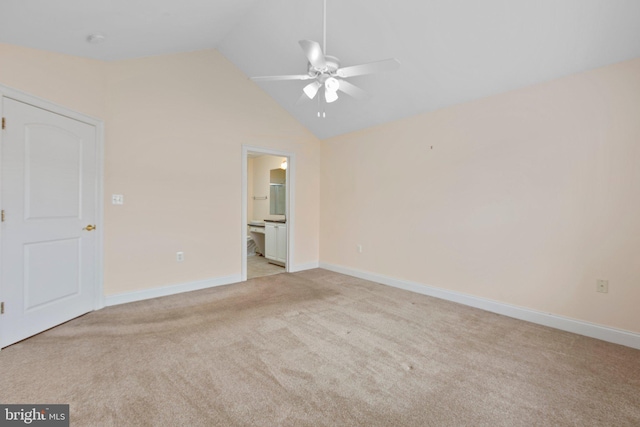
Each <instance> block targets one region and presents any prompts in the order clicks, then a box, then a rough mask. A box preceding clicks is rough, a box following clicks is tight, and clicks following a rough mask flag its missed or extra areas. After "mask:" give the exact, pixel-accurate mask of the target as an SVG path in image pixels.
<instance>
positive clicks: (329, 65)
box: [308, 55, 340, 82]
mask: <svg viewBox="0 0 640 427" xmlns="http://www.w3.org/2000/svg"><path fill="white" fill-rule="evenodd" d="M324 59H325V64H326V67H324V68H317V67H314V66H313V65H311V63H309V68H308V69H309V75H310V76H312V77H317V78H319V79H320V81H321V82H324V80H326V79H328V78H329V77H331V76H335V75H336V72H337V71H338V68H340V60H339V59H338V58H336V57H335V56H329V55H325V57H324Z"/></svg>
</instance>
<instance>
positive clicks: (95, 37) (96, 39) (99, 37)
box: [87, 34, 107, 44]
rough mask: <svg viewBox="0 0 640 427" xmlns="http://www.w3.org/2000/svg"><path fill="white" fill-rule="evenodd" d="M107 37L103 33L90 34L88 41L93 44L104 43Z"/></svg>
mask: <svg viewBox="0 0 640 427" xmlns="http://www.w3.org/2000/svg"><path fill="white" fill-rule="evenodd" d="M106 39H107V38H106V37H105V36H104V35H103V34H89V35H88V36H87V42H89V43H91V44H98V43H103V42H104V41H105V40H106Z"/></svg>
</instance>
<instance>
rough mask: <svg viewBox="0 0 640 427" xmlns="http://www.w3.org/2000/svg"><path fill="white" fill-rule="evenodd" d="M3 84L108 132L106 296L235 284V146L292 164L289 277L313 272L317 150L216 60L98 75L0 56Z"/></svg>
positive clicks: (99, 67) (116, 68)
mask: <svg viewBox="0 0 640 427" xmlns="http://www.w3.org/2000/svg"><path fill="white" fill-rule="evenodd" d="M0 83H1V84H5V85H7V86H12V87H14V88H17V89H21V90H23V91H25V92H28V93H30V94H32V95H36V96H40V97H42V98H45V99H48V100H50V101H53V102H57V103H59V104H61V105H64V106H66V107H69V108H72V109H74V110H77V111H79V112H82V113H85V114H89V115H93V116H96V117H99V118H102V119H104V120H105V127H106V141H105V184H104V189H105V276H104V277H105V280H104V282H105V294H106V295H113V294H118V293H125V292H131V291H136V290H143V289H148V288H156V287H161V286H165V285H172V284H180V283H186V282H190V281H196V280H204V279H210V278H221V277H227V276H231V275H240V272H241V253H242V252H241V242H240V240H241V231H242V230H241V215H242V211H241V209H242V203H241V192H242V188H241V183H242V176H241V175H242V173H241V166H242V145H243V144H248V145H252V146H259V147H265V148H273V149H278V150H283V151H289V152H293V153H295V155H296V160H297V165H298V169H297V176H296V184H297V186H296V191H297V194H296V230H295V239H296V241H295V253H293V254H292V260H293V267H294V268H295V266H296V265H301V264H305V263H313V262H317V261H318V251H319V241H318V229H319V158H320V155H319V145H320V142H319V141H318V140H317V138H315V137H314V136H313V135H311V134H310V133H309V132H308V131H307V130H306V129H304V128H303V127H302V126H301V125H300V124H298V123H297V122H296V121H295V120H294V119H293V118H291V117H290V116H289V115H288V114H287V113H286V111H284V110H283V109H282V108H280V107H279V106H278V105H277V104H276V103H275V102H274V101H273V100H272V99H271V98H270V97H269V96H268V95H267V94H265V93H264V92H263V91H262V90H261V89H260V88H259V87H258V86H257V85H255V84H254V83H253V82H251V81H250V80H249V79H247V78H246V77H245V76H244V75H243V74H242V73H241V72H240V71H239V70H238V69H236V68H235V67H234V66H233V65H232V64H231V63H230V62H229V61H227V60H226V59H225V58H224V57H223V56H222V55H221V54H220V53H219V52H218V51H216V50H207V51H200V52H192V53H185V54H177V55H167V56H157V57H149V58H143V59H135V60H127V61H118V62H109V63H105V62H100V61H92V60H85V59H80V58H75V57H71V56H67V55H60V54H55V53H49V52H44V51H38V50H33V49H26V48H21V47H16V46H9V45H0ZM111 194H123V195H124V200H125V203H124V205H122V206H113V205H111V204H110V196H111ZM176 251H184V253H185V261H184V262H182V263H177V262H176V260H175V253H176Z"/></svg>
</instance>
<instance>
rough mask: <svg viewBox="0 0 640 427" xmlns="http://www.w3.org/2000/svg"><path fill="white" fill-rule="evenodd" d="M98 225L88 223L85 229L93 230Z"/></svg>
mask: <svg viewBox="0 0 640 427" xmlns="http://www.w3.org/2000/svg"><path fill="white" fill-rule="evenodd" d="M95 229H96V226H95V225H91V224H89V225H87V226H86V227H85V228H83V230H87V231H91V230H95Z"/></svg>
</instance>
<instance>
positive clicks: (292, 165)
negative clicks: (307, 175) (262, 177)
mask: <svg viewBox="0 0 640 427" xmlns="http://www.w3.org/2000/svg"><path fill="white" fill-rule="evenodd" d="M250 152H251V153H260V154H267V155H270V156H278V157H286V158H287V186H286V198H287V200H286V208H285V213H286V218H287V263H286V265H287V266H286V268H285V271H287V272H289V271H294V270H293V250H294V248H293V246H294V244H293V242H294V241H295V239H294V235H295V223H296V221H295V212H296V210H295V197H294V195H295V183H296V179H295V176H296V160H295V159H296V155H295V153H291V152H289V151H282V150H275V149H272V148H264V147H256V146H252V145H244V144H243V145H242V215H241V218H242V224H241V227H240V228H241V240H240V242H241V247H242V281H243V282H244V281H246V280H247V224H248V221H249V219H248V218H247V208H248V206H247V197H248V196H249V187H248V179H247V174H248V170H247V159H248V155H249V153H250Z"/></svg>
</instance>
